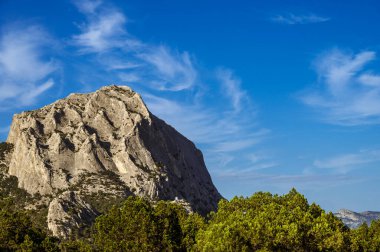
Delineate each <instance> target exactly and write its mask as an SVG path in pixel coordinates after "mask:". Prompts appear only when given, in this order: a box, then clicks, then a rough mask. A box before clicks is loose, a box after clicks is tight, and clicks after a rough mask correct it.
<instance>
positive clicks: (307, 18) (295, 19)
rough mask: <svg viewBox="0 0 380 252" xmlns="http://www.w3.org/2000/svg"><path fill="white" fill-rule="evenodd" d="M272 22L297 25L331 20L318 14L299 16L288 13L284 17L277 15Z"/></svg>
mask: <svg viewBox="0 0 380 252" xmlns="http://www.w3.org/2000/svg"><path fill="white" fill-rule="evenodd" d="M271 20H272V22H275V23H280V24H287V25H297V24H315V23H323V22H327V21H329V20H330V18H328V17H323V16H318V15H316V14H307V15H297V14H294V13H287V14H284V15H276V16H274V17H272V18H271Z"/></svg>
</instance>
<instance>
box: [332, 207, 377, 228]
mask: <svg viewBox="0 0 380 252" xmlns="http://www.w3.org/2000/svg"><path fill="white" fill-rule="evenodd" d="M334 215H335V216H336V217H338V218H339V219H341V220H342V221H343V223H344V224H346V225H347V226H348V227H350V228H357V227H359V226H360V225H361V224H363V223H365V222H366V223H367V224H368V225H370V224H371V222H372V221H373V220H378V219H380V212H372V211H366V212H362V213H356V212H354V211H350V210H347V209H341V210H339V211H338V212H337V213H335V214H334Z"/></svg>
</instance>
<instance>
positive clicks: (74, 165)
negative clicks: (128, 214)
mask: <svg viewBox="0 0 380 252" xmlns="http://www.w3.org/2000/svg"><path fill="white" fill-rule="evenodd" d="M194 130H196V129H194ZM7 142H8V143H11V144H13V146H14V151H13V153H12V154H11V156H10V161H9V170H8V173H9V174H10V175H14V176H16V177H18V181H19V186H20V187H22V188H24V189H25V190H27V191H28V192H29V193H31V194H34V193H39V194H41V195H59V194H61V193H62V192H63V191H67V192H66V193H65V194H63V195H62V196H61V197H60V198H57V199H54V200H53V201H52V202H51V204H50V207H49V216H50V219H49V221H50V223H54V220H53V219H54V217H52V216H53V212H59V211H61V210H60V209H64V208H65V207H64V206H65V204H66V203H67V202H69V201H71V200H72V201H73V202H77V203H78V204H77V205H78V207H79V208H80V209H82V210H83V211H84V212H85V213H86V214H85V215H88V216H91V215H92V213H91V211H89V210H88V208H87V206H86V203H85V202H84V201H83V200H82V199H81V198H80V195H81V194H85V195H92V196H94V195H96V194H99V193H101V194H109V195H118V196H121V197H127V196H128V195H138V196H144V197H148V198H150V199H152V200H159V199H163V200H175V199H177V200H183V201H185V202H188V203H189V205H190V206H191V208H192V210H194V211H197V212H200V213H203V214H204V213H207V212H209V211H210V210H215V209H216V206H217V202H218V201H219V200H220V199H221V196H220V194H219V193H218V191H217V190H216V188H215V187H214V185H213V183H212V181H211V178H210V175H209V173H208V171H207V169H206V167H205V163H204V160H203V156H202V153H201V152H200V151H199V150H198V149H197V148H196V147H195V145H194V144H193V143H192V142H191V141H189V140H188V139H187V138H185V137H184V136H182V135H181V134H180V133H178V132H177V131H176V130H175V129H174V128H172V127H171V126H169V125H167V124H166V123H165V122H164V121H162V120H160V119H159V118H157V117H156V116H154V115H153V114H151V113H150V112H149V110H148V109H147V107H146V106H145V104H144V102H143V100H142V99H141V97H140V95H138V94H137V93H135V92H134V91H132V90H131V89H130V88H129V87H125V86H107V87H103V88H101V89H100V90H98V91H96V92H94V93H89V94H71V95H70V96H68V97H67V98H65V99H62V100H59V101H57V102H55V103H53V104H51V105H48V106H45V107H43V108H41V109H38V110H35V111H28V112H23V113H21V114H17V115H15V116H14V117H13V122H12V125H11V129H10V133H9V136H8V139H7ZM74 191H76V193H74V194H72V192H74ZM69 192H70V193H69ZM65 202H66V203H65ZM66 205H67V204H66ZM79 208H78V209H79ZM54 215H58V214H54ZM74 219H75V218H73V222H72V223H75V222H76V221H75V220H74ZM73 225H76V224H73ZM49 227H50V228H51V229H52V230H53V231H54V230H56V231H54V233H55V234H63V233H65V232H66V231H62V230H60V229H59V227H54V228H53V227H52V225H50V224H49Z"/></svg>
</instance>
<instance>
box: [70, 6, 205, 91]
mask: <svg viewBox="0 0 380 252" xmlns="http://www.w3.org/2000/svg"><path fill="white" fill-rule="evenodd" d="M75 3H76V6H77V7H78V9H79V11H81V12H82V13H84V14H85V16H86V18H87V22H86V23H84V24H82V25H81V26H79V28H80V30H81V33H80V34H77V35H75V36H73V44H74V45H76V46H77V47H78V48H79V52H80V53H85V54H95V55H97V57H98V62H99V63H100V64H103V65H104V66H105V67H106V68H107V69H108V70H109V71H117V74H116V75H117V76H119V77H121V78H122V80H123V79H125V78H124V77H125V76H126V74H129V75H130V73H129V72H127V73H122V72H123V71H130V70H131V69H133V70H134V71H135V72H138V76H139V78H140V80H141V82H142V83H145V84H147V85H149V87H150V88H153V89H157V90H169V91H181V90H186V89H191V88H192V87H193V86H194V85H195V84H196V80H197V71H196V69H195V67H194V63H193V60H192V59H191V57H190V55H189V53H188V52H178V51H177V50H172V49H170V48H169V47H167V46H164V45H154V44H150V43H144V42H142V41H141V40H139V39H137V38H135V37H133V36H132V35H131V34H129V33H128V31H127V29H126V24H127V17H126V16H125V15H124V14H123V13H122V12H120V11H119V10H117V9H116V8H114V7H110V6H106V5H105V4H104V3H102V2H100V1H97V2H96V3H92V2H89V1H87V0H81V1H76V2H75ZM115 52H117V53H115ZM134 75H135V76H136V73H134Z"/></svg>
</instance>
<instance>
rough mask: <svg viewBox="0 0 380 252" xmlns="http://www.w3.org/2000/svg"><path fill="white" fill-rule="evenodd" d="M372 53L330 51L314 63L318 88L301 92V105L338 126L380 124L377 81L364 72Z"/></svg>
mask: <svg viewBox="0 0 380 252" xmlns="http://www.w3.org/2000/svg"><path fill="white" fill-rule="evenodd" d="M375 59H376V53H375V52H373V51H363V52H360V53H357V54H352V53H345V52H342V51H340V50H332V51H329V52H327V53H324V54H322V55H321V56H320V57H319V58H318V59H317V60H316V61H315V69H316V72H317V74H318V82H319V86H318V87H317V88H314V89H310V90H307V91H304V92H303V93H302V94H301V95H300V98H301V101H303V102H304V103H305V104H306V105H309V106H311V107H313V108H315V109H318V112H320V113H321V114H322V116H323V118H322V119H323V120H324V121H326V122H328V123H333V124H339V125H362V124H379V123H380V85H379V84H380V78H379V75H378V74H376V73H373V72H370V71H368V70H367V69H366V66H367V64H368V63H369V62H371V61H373V60H375Z"/></svg>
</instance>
